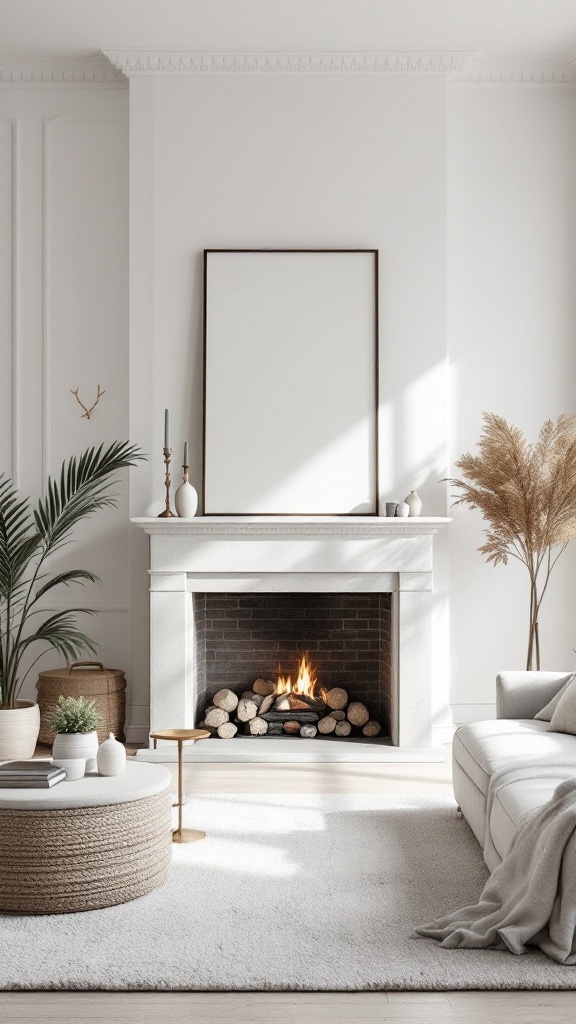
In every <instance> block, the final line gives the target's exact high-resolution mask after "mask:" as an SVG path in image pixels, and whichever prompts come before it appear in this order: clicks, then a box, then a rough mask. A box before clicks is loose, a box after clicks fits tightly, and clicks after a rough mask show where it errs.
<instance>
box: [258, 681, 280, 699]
mask: <svg viewBox="0 0 576 1024" xmlns="http://www.w3.org/2000/svg"><path fill="white" fill-rule="evenodd" d="M252 689H253V690H254V693H259V694H260V696H261V697H269V696H270V694H271V693H274V690H275V689H276V684H275V683H273V682H272V680H271V679H257V680H256V682H255V683H253V684H252Z"/></svg>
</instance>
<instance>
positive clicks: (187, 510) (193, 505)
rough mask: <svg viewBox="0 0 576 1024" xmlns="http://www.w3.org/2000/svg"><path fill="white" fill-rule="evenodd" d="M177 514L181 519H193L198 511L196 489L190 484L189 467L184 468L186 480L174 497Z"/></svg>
mask: <svg viewBox="0 0 576 1024" xmlns="http://www.w3.org/2000/svg"><path fill="white" fill-rule="evenodd" d="M174 504H175V506H176V513H177V515H179V516H180V518H181V519H193V518H194V516H195V515H196V512H197V510H198V495H197V493H196V489H195V488H194V487H192V484H191V483H189V482H188V466H185V467H184V480H183V482H182V483H181V484H180V487H179V488H178V490H177V491H176V494H175V495H174Z"/></svg>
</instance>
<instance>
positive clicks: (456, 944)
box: [415, 760, 576, 965]
mask: <svg viewBox="0 0 576 1024" xmlns="http://www.w3.org/2000/svg"><path fill="white" fill-rule="evenodd" d="M561 767H564V769H565V773H566V775H569V774H571V772H573V771H574V766H573V765H572V766H569V765H564V766H561V764H560V760H558V763H557V764H556V765H555V766H550V768H548V769H544V770H543V769H542V766H540V767H539V768H538V767H537V766H534V767H533V768H532V769H530V768H528V769H527V766H524V767H523V768H519V769H514V770H512V772H511V771H510V770H509V769H503V770H502V771H500V772H498V773H495V775H494V776H493V778H492V781H491V786H490V793H489V802H488V813H489V812H490V807H491V804H492V801H493V799H494V795H495V793H496V792H497V791H498V789H499V788H500V787H501V786H503V785H506V784H510V782H512V781H514V777H515V776H517V777H518V778H526V777H527V776H528V777H529V776H530V775H533V776H534V777H538V778H542V777H543V776H546V775H548V776H549V777H552V778H554V777H555V775H554V773H556V776H557V775H559V774H561V771H559V769H561ZM415 934H416V935H417V936H426V937H429V938H432V939H436V940H438V942H439V943H440V945H441V946H443V947H444V948H445V949H460V948H463V947H466V948H468V949H481V948H484V947H487V946H490V947H492V948H496V949H508V950H510V952H511V953H516V954H520V953H525V952H527V946H529V945H532V946H539V947H540V949H541V950H543V952H544V953H547V954H548V956H550V957H552V959H553V960H556V961H557V962H558V963H560V964H570V965H571V964H575V963H576V778H568V779H566V780H565V781H563V782H561V783H560V784H559V785H558V786H557V788H556V790H555V791H554V795H553V797H552V799H551V800H549V801H548V803H547V804H545V805H544V806H543V807H541V808H540V809H539V810H537V811H535V812H533V813H531V814H528V815H526V817H525V818H523V820H522V821H521V822H520V824H519V826H518V829H517V831H516V834H515V836H514V838H513V840H512V843H511V845H510V849H509V850H508V853H507V854H506V857H505V858H504V860H503V861H502V863H501V864H499V865H498V866H497V867H496V868H495V870H494V872H493V873H492V875H491V876H490V878H489V879H488V881H487V882H486V885H485V886H484V890H483V892H482V895H481V896H480V901H479V902H478V903H477V904H476V906H472V907H464V908H463V909H462V910H454V911H452V912H451V913H449V914H446V916H445V917H441V918H440V919H439V920H438V921H435V922H433V923H432V924H428V925H423V926H422V927H420V928H417V929H416V933H415Z"/></svg>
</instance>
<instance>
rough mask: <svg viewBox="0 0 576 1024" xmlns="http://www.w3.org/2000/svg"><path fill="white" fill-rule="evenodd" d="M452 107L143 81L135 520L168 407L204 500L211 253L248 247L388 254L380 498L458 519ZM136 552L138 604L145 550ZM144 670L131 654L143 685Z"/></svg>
mask: <svg viewBox="0 0 576 1024" xmlns="http://www.w3.org/2000/svg"><path fill="white" fill-rule="evenodd" d="M445 97H446V86H445V82H444V81H443V80H442V79H438V78H437V79H432V80H428V79H424V78H418V77H413V78H403V79H396V80H391V79H386V78H384V77H377V76H374V77H372V76H364V77H357V78H355V77H350V78H348V79H347V80H339V79H338V78H333V77H328V78H326V79H324V78H319V77H316V78H314V77H308V76H305V75H303V76H301V77H295V78H285V77H282V76H278V75H277V76H275V77H274V76H272V77H266V76H264V77H258V78H251V77H249V76H246V77H238V78H232V77H219V76H207V77H196V78H188V79H169V78H158V79H155V80H153V79H150V78H146V79H133V80H132V81H131V108H130V112H131V191H132V206H131V231H132V232H133V234H132V237H131V252H132V253H133V256H134V260H135V263H133V265H132V274H133V277H132V281H133V289H132V295H131V302H132V306H131V332H130V333H131V365H132V367H133V368H134V372H135V374H136V376H137V385H136V386H133V392H132V401H131V415H132V417H133V419H132V421H131V435H132V436H133V437H136V436H138V437H140V436H141V435H140V431H142V430H146V431H147V436H146V442H145V443H146V445H148V444H150V446H151V450H152V452H153V453H154V459H153V462H152V464H151V466H150V467H147V468H146V469H145V470H143V471H140V470H138V474H137V475H138V484H137V486H138V488H139V492H138V495H137V496H136V492H135V491H134V492H133V495H134V499H133V505H132V507H133V510H134V514H143V513H144V514H146V513H150V514H157V512H158V511H159V509H160V508H162V462H161V449H162V433H161V432H162V422H163V421H162V415H163V413H162V410H163V409H164V407H166V406H168V407H170V408H171V410H172V415H173V431H172V435H173V437H172V443H173V447H174V449H175V451H176V452H177V453H179V452H180V450H181V444H182V442H183V441H184V440H185V439H188V441H189V442H190V455H191V479H192V482H193V483H195V484H196V485H197V486H198V487H199V486H200V479H201V477H200V472H201V416H202V360H201V318H202V302H201V295H202V292H201V287H202V250H203V249H204V248H205V247H206V248H212V247H216V248H217V247H224V248H226V247H234V246H240V247H248V248H250V247H256V248H257V247H266V246H270V247H274V246H276V247H303V248H306V247H314V246H319V247H325V248H330V247H350V248H354V247H368V248H372V247H375V248H378V249H379V250H380V271H381V274H380V277H381V292H380V311H381V321H380V322H381V331H382V340H383V344H382V347H381V398H382V431H381V453H380V459H381V463H380V478H381V491H382V494H381V497H382V500H383V501H384V500H386V499H388V500H390V499H391V498H392V497H396V499H397V500H400V499H401V498H404V496H405V495H406V494H407V493H408V491H409V490H410V489H412V488H413V487H418V489H419V490H420V492H421V494H422V497H423V499H424V501H425V507H426V510H427V512H428V513H429V514H432V515H433V514H440V515H441V514H443V513H444V511H445V488H444V487H442V486H439V485H438V482H437V481H438V480H439V479H440V478H441V477H443V476H445V475H446V467H447V463H446V402H445V395H446V383H445V378H446V237H445V231H446V103H445ZM265 386H266V382H265V381H262V387H263V388H264V387H265ZM150 412H151V413H152V416H151V419H150ZM178 461H179V460H178V458H176V460H175V463H176V467H177V466H178ZM177 472H178V470H177V468H176V469H175V471H174V475H176V473H177ZM146 480H147V484H146V483H145V481H146ZM133 543H134V545H135V561H134V577H133V581H134V582H133V600H134V602H140V601H141V600H142V595H141V593H140V590H139V586H140V584H139V582H138V581H141V580H142V579H143V578H144V569H145V559H146V551H145V548H144V545H140V546H139V548H138V552H136V545H137V544H138V541H136V540H134V541H133ZM443 600H445V597H444V596H443ZM133 607H134V608H135V607H136V605H135V604H134V605H133ZM144 612H145V610H144V608H143V607H141V608H140V611H139V613H138V622H139V623H140V622H142V621H144ZM441 628H442V627H441V624H439V631H440V632H441ZM441 646H442V645H440V647H441ZM145 656H146V649H145V648H144V654H143V655H142V653H141V652H140V654H139V652H138V650H134V651H133V659H139V660H138V665H139V671H138V675H139V677H142V678H143V677H144V673H145V670H146V667H145ZM134 663H135V662H134ZM441 682H442V690H443V694H444V698H443V703H444V712H446V696H445V695H446V693H447V687H446V672H445V671H444V672H443V673H442V680H441ZM145 697H146V694H145V690H144V689H143V690H142V700H143V702H144V701H145ZM438 703H439V707H438V712H437V720H438V721H440V720H441V719H442V708H441V704H442V698H441V697H439V701H438ZM137 713H138V714H140V715H143V714H144V713H145V712H144V709H140V711H139V712H137ZM445 718H446V714H445V713H444V719H445Z"/></svg>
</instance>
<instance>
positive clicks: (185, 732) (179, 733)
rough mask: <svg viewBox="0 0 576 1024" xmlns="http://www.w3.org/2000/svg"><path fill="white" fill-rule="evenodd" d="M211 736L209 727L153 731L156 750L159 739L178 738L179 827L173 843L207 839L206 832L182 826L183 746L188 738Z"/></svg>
mask: <svg viewBox="0 0 576 1024" xmlns="http://www.w3.org/2000/svg"><path fill="white" fill-rule="evenodd" d="M209 736H210V733H209V732H208V730H207V729H159V730H158V732H151V733H150V738H151V739H153V740H154V750H156V748H157V744H158V740H176V742H177V744H178V803H177V804H176V806H177V808H178V828H177V829H176V831H175V832H173V833H172V842H173V843H195V842H197V840H198V839H205V838H206V833H205V832H200V831H198V830H197V829H194V828H182V806H183V802H184V801H183V796H182V747H183V746H184V743H185V741H186V740H206V739H208V738H209Z"/></svg>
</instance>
